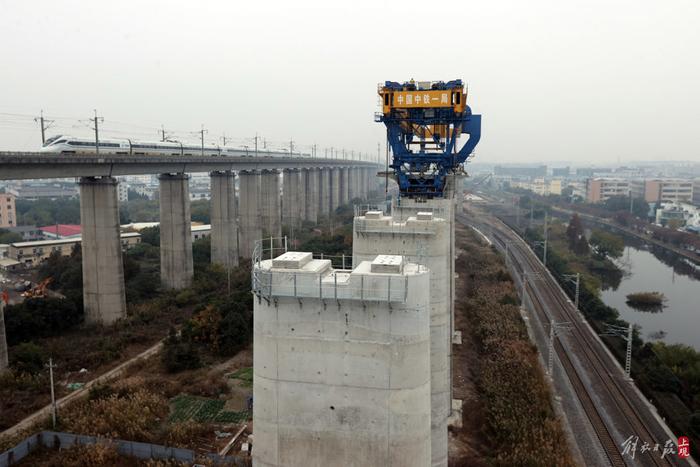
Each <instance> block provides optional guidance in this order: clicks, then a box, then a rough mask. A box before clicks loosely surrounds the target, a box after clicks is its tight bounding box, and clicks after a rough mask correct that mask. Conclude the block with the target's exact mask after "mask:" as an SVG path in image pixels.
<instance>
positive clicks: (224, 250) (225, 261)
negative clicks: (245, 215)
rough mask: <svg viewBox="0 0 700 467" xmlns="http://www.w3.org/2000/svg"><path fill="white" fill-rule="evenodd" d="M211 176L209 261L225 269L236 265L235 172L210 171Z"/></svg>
mask: <svg viewBox="0 0 700 467" xmlns="http://www.w3.org/2000/svg"><path fill="white" fill-rule="evenodd" d="M209 175H210V177H211V262H212V264H222V265H224V267H226V269H230V268H231V267H235V266H238V256H239V255H238V219H237V217H238V209H237V207H236V174H235V173H233V172H231V171H225V172H212V173H210V174H209Z"/></svg>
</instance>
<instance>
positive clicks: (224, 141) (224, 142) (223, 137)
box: [221, 133, 257, 149]
mask: <svg viewBox="0 0 700 467" xmlns="http://www.w3.org/2000/svg"><path fill="white" fill-rule="evenodd" d="M221 142H222V143H223V145H224V147H226V133H224V134H223V136H222V137H221ZM256 149H257V148H256Z"/></svg>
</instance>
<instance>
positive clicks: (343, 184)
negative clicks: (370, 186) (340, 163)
mask: <svg viewBox="0 0 700 467" xmlns="http://www.w3.org/2000/svg"><path fill="white" fill-rule="evenodd" d="M348 171H349V169H348V168H347V167H341V168H340V204H341V205H345V204H348V203H349V202H350V198H349V196H348Z"/></svg>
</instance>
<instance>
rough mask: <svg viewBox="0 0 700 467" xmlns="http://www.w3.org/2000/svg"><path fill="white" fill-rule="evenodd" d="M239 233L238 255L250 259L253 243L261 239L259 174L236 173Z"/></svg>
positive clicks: (248, 172)
mask: <svg viewBox="0 0 700 467" xmlns="http://www.w3.org/2000/svg"><path fill="white" fill-rule="evenodd" d="M238 181H239V187H238V188H239V210H238V211H239V216H240V223H239V226H238V227H239V232H238V254H239V255H240V256H241V258H251V257H252V256H253V248H255V242H256V241H257V240H260V238H262V228H261V224H260V172H256V171H254V170H252V171H248V170H244V171H241V172H239V173H238Z"/></svg>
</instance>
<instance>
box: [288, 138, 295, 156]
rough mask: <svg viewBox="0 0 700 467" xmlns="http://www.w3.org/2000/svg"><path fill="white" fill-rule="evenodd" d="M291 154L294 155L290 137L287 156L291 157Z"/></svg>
mask: <svg viewBox="0 0 700 467" xmlns="http://www.w3.org/2000/svg"><path fill="white" fill-rule="evenodd" d="M293 155H294V141H292V139H291V138H290V139H289V156H290V157H291V156H293Z"/></svg>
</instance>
